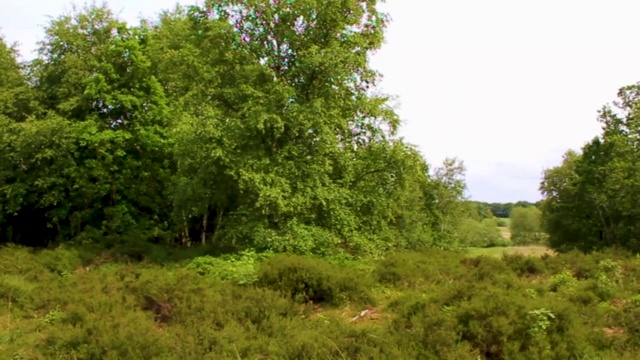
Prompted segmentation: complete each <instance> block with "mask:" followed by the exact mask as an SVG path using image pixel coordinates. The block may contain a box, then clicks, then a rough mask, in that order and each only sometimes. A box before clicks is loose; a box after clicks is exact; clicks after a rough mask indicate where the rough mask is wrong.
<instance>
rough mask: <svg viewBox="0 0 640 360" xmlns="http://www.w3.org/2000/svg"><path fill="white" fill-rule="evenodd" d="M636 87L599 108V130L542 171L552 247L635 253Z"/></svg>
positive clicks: (639, 156) (639, 215)
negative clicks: (630, 251)
mask: <svg viewBox="0 0 640 360" xmlns="http://www.w3.org/2000/svg"><path fill="white" fill-rule="evenodd" d="M639 95H640V85H630V86H626V87H623V88H621V89H620V91H619V92H618V99H619V100H618V101H616V102H614V103H613V106H610V105H607V106H604V107H603V108H602V109H601V110H600V112H599V121H600V123H601V124H602V133H601V134H600V135H599V136H598V137H596V138H594V139H593V140H592V141H590V142H589V143H587V144H586V145H585V146H583V148H582V151H581V154H580V155H578V154H577V153H575V152H569V153H567V154H566V155H565V158H564V161H563V163H562V165H560V166H558V167H556V168H553V169H549V170H547V171H546V172H545V175H544V179H543V181H542V183H541V190H542V192H543V194H544V195H545V200H544V201H543V204H542V208H543V220H544V223H545V227H546V229H547V231H548V232H549V234H550V242H551V244H552V246H554V247H556V248H558V249H560V250H569V249H572V248H577V249H580V250H583V251H592V250H597V249H602V248H605V247H612V246H616V247H623V248H626V249H629V250H632V251H640V241H639V240H638V239H640V226H638V223H639V220H640V210H638V208H637V206H636V204H637V203H638V201H639V200H640V198H639V195H638V191H640V185H639V184H638V182H637V181H636V179H638V178H640V147H638V144H639V142H638V140H639V134H640V113H639V112H638V105H639V104H640V96H639Z"/></svg>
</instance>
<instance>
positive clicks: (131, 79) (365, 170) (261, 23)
mask: <svg viewBox="0 0 640 360" xmlns="http://www.w3.org/2000/svg"><path fill="white" fill-rule="evenodd" d="M271 3H272V2H269V1H261V0H255V1H249V2H247V1H234V0H229V1H215V2H207V4H206V5H203V6H200V7H198V6H190V7H180V8H176V9H174V10H172V11H167V12H165V13H163V14H162V15H161V16H160V17H159V18H157V19H155V20H149V21H144V22H142V23H141V24H139V25H135V26H134V25H129V24H126V23H124V22H123V21H121V20H118V18H117V17H116V16H114V15H113V13H112V12H111V11H110V10H109V9H108V8H107V7H106V6H90V7H86V8H83V9H78V10H77V11H75V12H73V13H71V14H69V15H63V16H60V17H58V18H56V19H54V20H53V21H51V23H50V24H49V25H48V26H47V28H46V37H45V39H44V41H42V43H41V44H40V49H39V56H38V57H37V59H36V60H34V61H31V62H29V63H26V64H18V62H17V61H16V56H17V53H16V51H15V48H13V47H9V46H7V44H5V43H3V44H2V50H1V56H2V60H1V62H2V65H1V66H2V72H3V74H5V73H6V74H7V75H6V76H3V79H2V84H1V90H0V93H1V95H0V96H1V97H2V109H1V112H0V113H1V114H2V115H1V116H2V120H1V121H2V124H1V126H0V129H1V130H0V132H1V133H0V144H1V146H2V149H1V151H0V177H1V178H0V184H2V187H1V188H0V191H1V192H0V227H1V229H2V234H1V236H2V241H3V242H12V243H18V244H26V245H32V246H43V245H48V244H59V243H62V242H68V241H75V242H97V241H99V242H104V243H106V244H108V245H109V246H111V245H113V244H115V243H122V242H125V243H126V242H147V241H148V242H155V243H165V244H166V243H176V242H177V243H181V244H184V245H189V244H191V243H195V242H199V243H209V242H213V243H217V244H221V245H230V246H234V247H236V248H245V247H252V248H256V249H261V250H274V251H289V252H298V253H316V254H321V253H331V252H335V251H340V252H346V253H349V254H375V253H380V252H382V251H385V250H388V249H393V248H416V247H421V246H424V245H427V244H443V243H444V242H446V241H447V235H448V234H449V233H450V232H451V231H452V229H453V226H454V224H453V223H454V222H455V220H454V219H452V217H453V215H454V211H456V210H457V209H454V208H455V207H456V206H457V204H456V203H458V202H459V201H460V200H461V199H462V195H463V191H464V184H463V181H462V179H461V176H462V173H463V166H462V163H461V162H460V161H457V160H450V161H449V160H448V161H446V162H445V164H443V165H442V166H441V167H439V168H434V169H431V168H430V166H429V165H428V164H427V163H426V161H425V159H424V158H423V157H422V156H421V154H419V152H418V151H417V150H416V149H415V147H414V146H412V145H411V144H407V143H406V142H404V141H403V140H402V139H401V138H399V137H398V136H397V130H398V126H399V125H400V119H398V116H397V115H396V113H395V112H394V111H393V108H392V103H390V100H389V97H387V96H386V95H383V94H380V93H379V92H378V91H377V90H376V83H377V81H378V80H379V77H380V75H379V74H377V73H376V72H374V71H373V70H372V69H371V68H370V67H369V65H368V56H369V55H370V53H371V52H372V51H375V50H376V49H378V48H379V47H380V46H381V44H382V41H383V34H384V29H385V26H386V23H387V17H386V15H385V14H382V13H380V12H378V11H377V10H376V6H375V3H376V2H375V1H348V2H342V1H329V2H323V3H322V4H320V2H317V1H296V2H274V3H273V4H271ZM238 4H242V5H241V6H239V5H238Z"/></svg>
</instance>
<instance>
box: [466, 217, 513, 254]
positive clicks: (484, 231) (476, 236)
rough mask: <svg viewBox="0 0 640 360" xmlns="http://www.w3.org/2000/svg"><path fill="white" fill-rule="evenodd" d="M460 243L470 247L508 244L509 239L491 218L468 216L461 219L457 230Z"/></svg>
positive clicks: (509, 242)
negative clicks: (479, 219) (482, 218)
mask: <svg viewBox="0 0 640 360" xmlns="http://www.w3.org/2000/svg"><path fill="white" fill-rule="evenodd" d="M457 236H458V238H459V239H460V240H459V241H460V243H461V244H464V245H465V246H471V247H494V246H508V245H510V244H511V241H509V239H505V238H504V237H503V236H502V234H501V232H500V230H499V229H498V227H497V226H496V222H495V220H493V219H484V220H482V221H477V220H473V219H470V218H467V219H463V220H462V221H461V222H460V224H459V226H458V230H457Z"/></svg>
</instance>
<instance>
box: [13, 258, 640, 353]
mask: <svg viewBox="0 0 640 360" xmlns="http://www.w3.org/2000/svg"><path fill="white" fill-rule="evenodd" d="M545 251H547V250H546V249H544V248H542V247H533V246H528V247H510V248H499V249H482V250H474V251H473V252H472V253H475V254H488V255H493V256H489V257H469V256H468V254H464V253H461V252H455V251H439V250H425V251H422V252H402V253H396V254H388V255H387V257H386V258H385V259H381V260H376V261H373V260H357V261H356V260H344V259H342V260H338V259H331V258H329V259H324V260H323V259H317V258H311V257H302V256H293V255H269V256H263V255H257V254H252V253H244V254H242V255H241V256H235V255H234V256H232V257H228V256H227V257H225V256H223V257H211V256H197V257H192V258H190V259H183V260H179V261H168V262H165V263H164V264H160V263H158V262H157V261H155V260H151V259H150V258H146V259H143V260H139V259H136V260H134V259H131V258H127V257H126V256H124V257H123V256H122V255H118V254H114V253H108V252H101V253H100V254H96V256H93V257H84V255H82V256H81V255H80V254H81V253H79V252H76V251H74V250H73V249H67V250H63V249H58V250H46V251H41V252H38V253H34V252H33V251H31V250H28V249H25V248H17V247H9V248H0V354H3V357H2V358H7V359H132V360H136V359H167V360H168V359H416V358H424V359H427V358H428V359H451V360H454V359H455V360H465V359H473V360H477V359H558V360H565V359H637V358H639V357H640V324H639V323H638V322H637V321H636V319H637V318H638V317H640V297H639V296H638V294H639V293H640V283H638V282H637V280H636V279H637V277H638V276H640V261H638V260H637V259H636V258H635V257H633V256H631V255H625V254H618V253H596V254H592V255H588V256H587V255H583V254H578V253H571V254H561V255H557V256H550V257H545V258H539V257H535V256H521V255H518V254H527V255H529V254H534V255H537V254H539V253H544V252H545ZM503 253H506V254H513V255H508V256H506V257H504V258H499V257H498V256H499V255H501V254H503ZM5 355H6V356H5Z"/></svg>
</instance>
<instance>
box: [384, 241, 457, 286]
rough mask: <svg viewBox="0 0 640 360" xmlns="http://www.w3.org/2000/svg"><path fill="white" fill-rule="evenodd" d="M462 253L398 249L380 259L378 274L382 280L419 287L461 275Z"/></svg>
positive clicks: (386, 282) (385, 282)
mask: <svg viewBox="0 0 640 360" xmlns="http://www.w3.org/2000/svg"><path fill="white" fill-rule="evenodd" d="M461 257H462V255H460V254H456V253H454V252H451V251H443V250H429V251H425V252H399V253H394V254H391V255H389V256H387V257H386V258H385V259H382V260H380V261H378V264H377V266H376V270H375V274H376V278H377V279H378V281H379V282H380V283H382V284H389V285H395V286H401V287H409V288H418V287H420V286H423V285H425V284H442V283H448V282H451V281H453V279H455V278H456V277H459V272H460V271H461V270H462V269H461V267H460V265H459V263H458V262H459V261H460V259H461Z"/></svg>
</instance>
